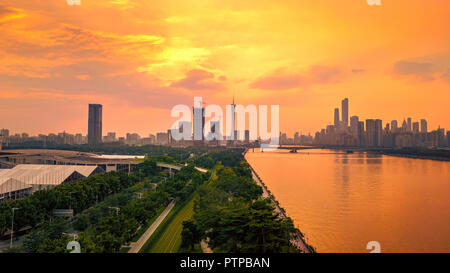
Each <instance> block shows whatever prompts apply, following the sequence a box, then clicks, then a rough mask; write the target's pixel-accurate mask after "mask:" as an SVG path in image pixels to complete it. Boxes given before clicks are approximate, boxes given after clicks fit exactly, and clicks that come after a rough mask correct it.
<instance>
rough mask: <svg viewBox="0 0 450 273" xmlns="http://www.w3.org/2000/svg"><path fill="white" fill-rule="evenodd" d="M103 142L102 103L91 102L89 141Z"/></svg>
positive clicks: (90, 142)
mask: <svg viewBox="0 0 450 273" xmlns="http://www.w3.org/2000/svg"><path fill="white" fill-rule="evenodd" d="M101 142H102V105H101V104H89V120H88V143H89V144H98V143H101Z"/></svg>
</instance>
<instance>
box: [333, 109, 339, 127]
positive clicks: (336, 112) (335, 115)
mask: <svg viewBox="0 0 450 273" xmlns="http://www.w3.org/2000/svg"><path fill="white" fill-rule="evenodd" d="M338 126H339V108H334V127H336V128H337V127H338Z"/></svg>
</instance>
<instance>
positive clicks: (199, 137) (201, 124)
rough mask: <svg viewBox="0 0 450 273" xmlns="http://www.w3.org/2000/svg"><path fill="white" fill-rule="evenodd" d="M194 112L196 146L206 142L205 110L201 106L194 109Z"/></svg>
mask: <svg viewBox="0 0 450 273" xmlns="http://www.w3.org/2000/svg"><path fill="white" fill-rule="evenodd" d="M193 112H194V126H193V127H194V143H195V144H196V145H199V144H202V143H203V141H204V136H203V134H204V132H205V108H203V107H202V106H201V105H200V107H199V108H197V107H195V106H194V107H193Z"/></svg>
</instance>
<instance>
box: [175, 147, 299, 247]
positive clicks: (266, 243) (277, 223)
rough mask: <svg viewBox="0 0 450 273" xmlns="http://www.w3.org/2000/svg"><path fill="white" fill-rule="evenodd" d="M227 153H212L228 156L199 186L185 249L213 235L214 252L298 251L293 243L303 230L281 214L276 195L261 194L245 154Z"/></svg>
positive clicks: (184, 237)
mask: <svg viewBox="0 0 450 273" xmlns="http://www.w3.org/2000/svg"><path fill="white" fill-rule="evenodd" d="M222 153H223V154H221V155H208V156H210V157H211V158H213V160H214V158H216V159H217V160H218V161H220V160H219V159H222V160H224V161H220V162H217V161H216V166H215V168H214V170H213V172H212V174H211V177H210V179H209V181H208V183H207V184H205V185H204V186H202V187H200V189H199V190H198V197H197V198H196V200H195V205H194V216H193V218H192V219H190V220H188V221H185V222H184V223H183V231H182V247H183V249H184V250H190V249H193V247H194V245H195V244H197V243H198V242H199V241H200V240H203V239H207V240H208V245H209V246H210V247H211V248H212V249H213V250H214V252H224V253H278V252H297V250H296V248H295V247H294V246H292V244H291V243H290V240H291V239H292V238H293V237H294V236H295V234H296V231H297V230H296V229H295V227H294V225H293V222H292V220H291V219H289V218H282V217H279V216H278V215H277V214H276V213H275V211H274V207H273V205H272V203H271V201H270V199H262V198H261V194H262V189H261V187H260V186H258V185H257V184H256V183H255V182H254V181H253V179H252V178H251V171H250V168H249V166H248V164H247V163H246V162H245V161H244V159H243V156H242V153H240V152H239V151H229V152H228V151H224V152H222ZM224 162H225V164H224Z"/></svg>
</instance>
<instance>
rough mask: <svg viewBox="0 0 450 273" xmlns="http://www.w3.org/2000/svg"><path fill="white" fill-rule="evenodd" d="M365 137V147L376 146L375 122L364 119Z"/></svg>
mask: <svg viewBox="0 0 450 273" xmlns="http://www.w3.org/2000/svg"><path fill="white" fill-rule="evenodd" d="M366 136H367V143H366V144H367V146H376V145H375V139H376V137H377V136H376V129H375V120H374V119H366Z"/></svg>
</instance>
